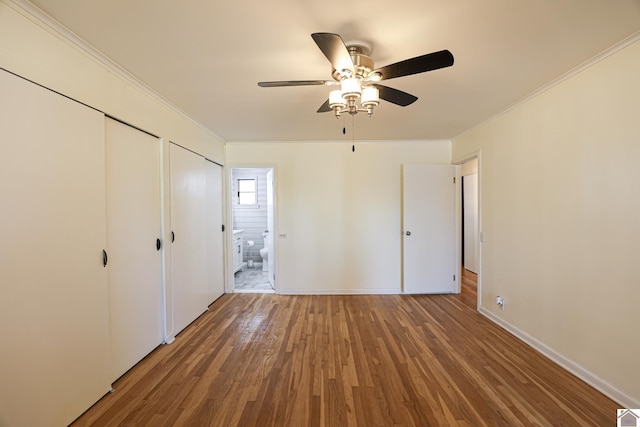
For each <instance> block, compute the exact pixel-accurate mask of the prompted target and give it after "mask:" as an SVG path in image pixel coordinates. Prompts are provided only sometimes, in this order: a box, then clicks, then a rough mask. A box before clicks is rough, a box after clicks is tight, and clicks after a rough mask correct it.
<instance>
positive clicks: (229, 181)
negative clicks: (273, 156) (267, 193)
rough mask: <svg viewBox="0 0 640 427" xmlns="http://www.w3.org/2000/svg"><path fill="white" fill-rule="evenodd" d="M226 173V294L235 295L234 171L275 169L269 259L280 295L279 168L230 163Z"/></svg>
mask: <svg viewBox="0 0 640 427" xmlns="http://www.w3.org/2000/svg"><path fill="white" fill-rule="evenodd" d="M225 169H226V170H225V173H224V180H225V182H224V183H223V185H224V199H225V205H226V207H225V212H224V213H225V216H224V224H225V230H226V231H227V233H226V236H225V266H226V268H225V271H226V276H225V285H224V288H225V292H226V293H233V292H234V285H233V277H234V272H233V194H232V191H233V187H232V186H233V174H232V172H233V169H273V230H269V233H273V252H274V253H273V254H271V253H270V254H269V257H273V274H274V276H275V280H274V282H275V283H274V288H275V293H276V294H278V293H279V292H278V288H279V282H280V280H278V239H277V237H276V236H277V235H278V234H277V233H278V167H277V164H276V163H228V164H226V165H225Z"/></svg>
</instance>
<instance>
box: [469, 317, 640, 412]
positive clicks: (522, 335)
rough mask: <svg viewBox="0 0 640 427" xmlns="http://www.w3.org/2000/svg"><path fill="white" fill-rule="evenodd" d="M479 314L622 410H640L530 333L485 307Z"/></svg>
mask: <svg viewBox="0 0 640 427" xmlns="http://www.w3.org/2000/svg"><path fill="white" fill-rule="evenodd" d="M478 312H479V313H480V314H482V315H483V316H485V317H486V318H487V319H489V320H490V321H492V322H493V323H495V324H496V325H498V326H500V327H501V328H503V329H504V330H506V331H507V332H509V333H510V334H512V335H514V336H515V337H516V338H519V339H520V340H522V341H524V342H525V343H527V344H529V345H530V346H531V347H533V348H534V349H536V350H537V351H539V352H540V353H542V354H543V355H544V356H545V357H547V358H548V359H550V360H552V361H553V362H555V363H557V364H558V365H560V366H561V367H562V368H564V369H566V370H567V371H569V372H571V373H572V374H573V375H575V376H576V377H578V378H580V379H581V380H582V381H584V382H586V383H587V384H589V385H590V386H592V387H593V388H595V389H596V390H598V391H600V392H601V393H602V394H604V395H605V396H608V397H609V398H610V399H612V400H614V401H615V402H617V403H618V404H619V405H621V407H622V408H640V400H636V399H634V398H633V397H631V396H629V395H627V394H625V393H623V392H622V391H620V390H618V389H617V388H615V387H614V386H612V385H611V384H609V383H608V382H606V381H605V380H603V379H602V378H600V377H598V376H597V375H595V374H593V373H592V372H590V371H588V370H587V369H585V368H584V367H582V366H580V365H578V364H577V363H575V362H574V361H572V360H570V359H568V358H567V357H565V356H563V355H562V354H560V353H558V352H557V351H556V350H554V349H553V348H551V347H549V346H548V345H546V344H545V343H543V342H542V341H540V340H538V339H536V338H534V337H532V336H531V335H529V334H528V333H526V332H524V331H523V330H521V329H519V328H517V327H516V326H513V325H512V324H510V323H509V322H507V321H505V320H504V319H501V318H500V317H498V316H496V315H495V314H493V313H492V312H490V311H489V310H487V309H486V308H484V307H480V308H479V309H478ZM630 375H631V374H630Z"/></svg>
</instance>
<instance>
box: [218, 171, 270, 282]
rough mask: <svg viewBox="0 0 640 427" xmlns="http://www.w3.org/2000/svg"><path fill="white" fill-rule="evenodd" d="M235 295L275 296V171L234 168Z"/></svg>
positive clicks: (232, 216) (233, 247) (232, 251)
mask: <svg viewBox="0 0 640 427" xmlns="http://www.w3.org/2000/svg"><path fill="white" fill-rule="evenodd" d="M229 184H230V192H229V194H230V206H231V225H232V233H233V237H232V246H231V253H232V254H233V257H232V268H233V269H232V271H233V280H232V284H233V292H244V293H275V289H276V288H275V262H274V261H275V248H274V238H273V236H274V233H275V227H274V218H275V215H274V168H270V167H262V168H249V167H242V168H231V177H230V183H229Z"/></svg>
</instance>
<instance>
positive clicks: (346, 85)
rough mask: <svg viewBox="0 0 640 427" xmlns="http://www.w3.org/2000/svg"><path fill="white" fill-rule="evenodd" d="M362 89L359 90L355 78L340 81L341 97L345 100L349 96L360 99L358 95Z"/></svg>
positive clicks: (358, 81) (357, 81)
mask: <svg viewBox="0 0 640 427" xmlns="http://www.w3.org/2000/svg"><path fill="white" fill-rule="evenodd" d="M361 92H362V89H361V88H360V80H358V79H357V78H355V77H351V78H348V79H344V80H342V97H343V98H347V97H349V96H354V97H356V98H359V97H360V93H361Z"/></svg>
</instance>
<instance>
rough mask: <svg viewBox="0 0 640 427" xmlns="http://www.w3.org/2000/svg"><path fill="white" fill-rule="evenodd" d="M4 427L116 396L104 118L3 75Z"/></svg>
mask: <svg viewBox="0 0 640 427" xmlns="http://www.w3.org/2000/svg"><path fill="white" fill-rule="evenodd" d="M0 94H1V95H0V149H1V154H0V199H1V203H2V205H1V206H2V207H1V212H2V215H1V218H2V221H0V292H1V297H0V325H2V327H1V328H0V343H1V344H0V424H2V425H7V426H53V425H67V424H69V423H70V422H71V421H73V420H74V419H75V418H76V417H78V416H79V415H80V414H81V413H82V412H83V411H85V410H86V409H87V408H88V407H89V406H91V405H92V404H93V403H95V402H96V401H97V400H98V399H99V398H100V397H102V396H103V395H104V394H105V393H107V392H108V391H109V388H110V382H109V378H108V360H107V359H108V357H109V336H108V306H107V301H108V299H107V296H108V295H107V280H106V271H105V268H104V267H103V264H102V263H103V252H102V251H103V248H104V247H105V169H104V161H105V159H104V116H103V114H102V113H100V112H97V111H95V110H92V109H90V108H88V107H86V106H83V105H81V104H79V103H77V102H75V101H72V100H69V99H67V98H65V97H63V96H60V95H58V94H55V93H53V92H50V91H48V90H46V89H44V88H42V87H40V86H37V85H35V84H32V83H30V82H27V81H25V80H23V79H21V78H18V77H16V76H14V75H11V74H9V73H7V72H4V71H1V70H0Z"/></svg>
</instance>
